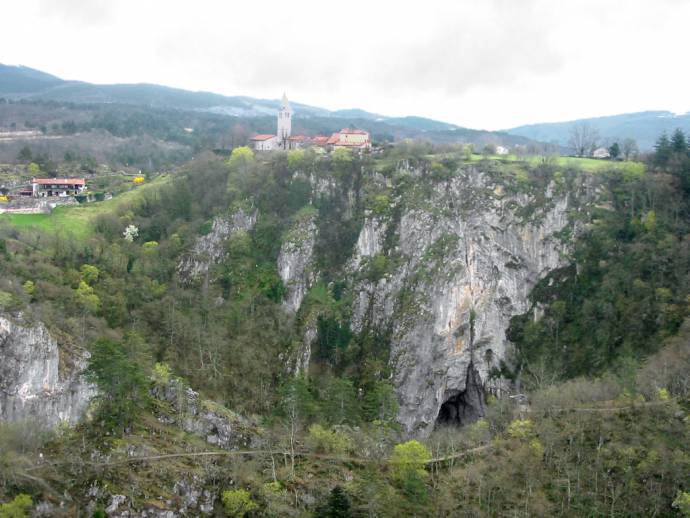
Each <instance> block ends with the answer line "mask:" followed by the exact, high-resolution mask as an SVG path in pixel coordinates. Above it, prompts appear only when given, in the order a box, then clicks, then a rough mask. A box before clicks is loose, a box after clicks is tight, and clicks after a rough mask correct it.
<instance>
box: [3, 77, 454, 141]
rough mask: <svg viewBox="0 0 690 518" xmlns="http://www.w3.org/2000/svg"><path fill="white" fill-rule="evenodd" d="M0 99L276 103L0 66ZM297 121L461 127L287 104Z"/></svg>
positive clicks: (237, 108) (265, 111)
mask: <svg viewBox="0 0 690 518" xmlns="http://www.w3.org/2000/svg"><path fill="white" fill-rule="evenodd" d="M0 96H2V97H6V98H10V99H26V100H50V101H60V102H73V103H82V104H83V103H120V104H134V105H145V106H149V107H152V108H175V109H181V110H200V111H209V112H211V113H217V114H221V115H231V116H235V117H262V116H266V115H273V114H274V113H275V111H276V110H277V109H278V106H279V100H278V99H256V98H252V97H246V96H225V95H220V94H215V93H211V92H192V91H189V90H182V89H179V88H172V87H168V86H160V85H155V84H147V83H140V84H110V85H97V84H92V83H87V82H83V81H66V80H63V79H60V78H59V77H56V76H53V75H51V74H47V73H45V72H42V71H40V70H35V69H32V68H29V67H24V66H10V65H2V64H0ZM292 105H293V107H294V108H296V111H297V114H298V116H300V117H333V118H342V119H364V120H372V121H379V122H388V123H390V124H393V125H396V126H403V127H407V128H411V129H414V130H416V131H421V132H425V131H450V130H457V129H461V128H460V126H457V125H455V124H450V123H447V122H441V121H436V120H433V119H427V118H424V117H416V116H409V117H386V116H384V115H379V114H376V113H371V112H367V111H365V110H360V109H349V110H335V111H331V110H327V109H324V108H318V107H315V106H309V105H306V104H301V103H295V102H292Z"/></svg>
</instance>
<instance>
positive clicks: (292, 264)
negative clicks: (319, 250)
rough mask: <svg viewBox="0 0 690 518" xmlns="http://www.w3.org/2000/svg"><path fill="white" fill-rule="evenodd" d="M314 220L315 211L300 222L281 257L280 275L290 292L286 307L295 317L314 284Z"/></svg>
mask: <svg viewBox="0 0 690 518" xmlns="http://www.w3.org/2000/svg"><path fill="white" fill-rule="evenodd" d="M315 219H316V211H313V212H309V213H307V214H305V215H303V217H301V218H299V219H298V221H297V222H296V223H295V225H294V226H293V228H291V229H290V231H289V232H288V234H287V236H286V238H285V240H284V241H283V244H282V246H281V247H280V253H279V255H278V274H279V275H280V278H281V279H282V281H283V284H284V285H285V288H286V290H287V294H286V296H285V301H284V305H285V308H286V309H287V311H289V312H290V313H292V314H295V313H297V310H298V309H299V307H300V305H301V304H302V300H304V296H305V295H306V294H307V291H309V288H311V286H312V284H313V283H314V273H315V272H314V268H313V265H312V262H313V258H314V244H315V242H316V223H315Z"/></svg>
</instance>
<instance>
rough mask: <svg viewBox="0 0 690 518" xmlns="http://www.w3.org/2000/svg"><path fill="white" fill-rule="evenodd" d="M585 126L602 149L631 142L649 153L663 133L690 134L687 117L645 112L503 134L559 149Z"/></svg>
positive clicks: (689, 115)
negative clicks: (552, 144) (679, 131)
mask: <svg viewBox="0 0 690 518" xmlns="http://www.w3.org/2000/svg"><path fill="white" fill-rule="evenodd" d="M583 123H584V124H588V125H589V126H590V127H591V128H593V129H594V130H596V131H597V132H598V134H599V137H600V139H601V142H602V143H603V144H604V145H607V146H608V145H610V144H611V143H613V142H616V141H618V142H622V141H623V140H624V139H634V140H635V141H637V144H638V146H639V148H640V150H641V151H650V150H651V149H652V147H653V146H654V142H655V141H656V139H657V137H658V136H659V135H660V134H661V133H663V132H666V133H667V134H669V135H670V134H671V133H672V132H673V131H674V130H675V129H677V128H680V129H682V130H683V131H685V132H688V131H690V113H685V114H674V113H671V112H668V111H646V112H638V113H624V114H621V115H610V116H606V117H594V118H589V119H578V120H572V121H567V122H546V123H538V124H528V125H526V126H518V127H516V128H510V129H507V130H505V132H506V133H510V134H511V135H519V136H522V137H527V138H530V139H533V140H540V141H543V142H552V141H556V142H558V143H559V144H560V145H561V146H566V147H568V146H569V139H570V135H571V131H572V129H573V128H574V127H575V126H577V125H581V124H583Z"/></svg>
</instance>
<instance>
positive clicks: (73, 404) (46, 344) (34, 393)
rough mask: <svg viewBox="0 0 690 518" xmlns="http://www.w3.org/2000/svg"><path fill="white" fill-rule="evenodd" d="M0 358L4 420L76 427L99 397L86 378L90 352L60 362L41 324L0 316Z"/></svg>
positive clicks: (0, 401)
mask: <svg viewBox="0 0 690 518" xmlns="http://www.w3.org/2000/svg"><path fill="white" fill-rule="evenodd" d="M0 358H1V359H2V361H1V362H0V421H10V422H11V421H22V420H27V419H30V420H35V421H38V422H40V423H42V424H45V425H47V426H54V425H56V424H58V423H61V422H66V423H69V424H75V423H76V422H78V421H79V419H81V417H82V415H83V414H84V412H85V411H86V409H87V408H88V405H89V401H90V400H91V398H92V397H93V396H94V395H95V393H96V390H95V387H94V386H93V385H91V384H89V383H88V382H87V381H86V380H85V379H84V377H83V376H82V371H83V370H84V368H85V367H86V361H87V359H88V353H87V352H86V351H70V353H69V355H67V354H65V355H63V357H62V358H61V351H60V348H59V346H58V343H57V341H56V340H55V338H54V337H53V336H51V334H50V333H49V332H48V329H46V327H45V326H44V325H43V324H42V323H35V324H32V323H28V322H25V321H24V320H23V319H22V318H21V317H10V316H9V315H2V314H0Z"/></svg>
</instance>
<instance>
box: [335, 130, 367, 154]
mask: <svg viewBox="0 0 690 518" xmlns="http://www.w3.org/2000/svg"><path fill="white" fill-rule="evenodd" d="M328 143H329V144H331V145H333V147H346V148H357V149H369V148H371V138H370V137H369V132H368V131H364V130H361V129H355V128H343V129H341V130H340V132H339V133H333V135H331V138H330V139H328Z"/></svg>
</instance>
